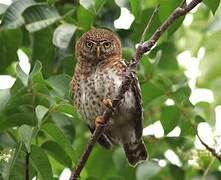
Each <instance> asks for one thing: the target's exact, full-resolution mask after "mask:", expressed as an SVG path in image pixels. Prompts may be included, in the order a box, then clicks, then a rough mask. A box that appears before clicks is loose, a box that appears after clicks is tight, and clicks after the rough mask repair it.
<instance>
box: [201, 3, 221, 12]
mask: <svg viewBox="0 0 221 180" xmlns="http://www.w3.org/2000/svg"><path fill="white" fill-rule="evenodd" d="M203 3H204V4H205V5H206V6H207V7H208V8H209V9H210V10H211V11H212V12H213V14H215V12H216V10H217V8H218V7H219V3H220V0H213V1H211V0H203Z"/></svg>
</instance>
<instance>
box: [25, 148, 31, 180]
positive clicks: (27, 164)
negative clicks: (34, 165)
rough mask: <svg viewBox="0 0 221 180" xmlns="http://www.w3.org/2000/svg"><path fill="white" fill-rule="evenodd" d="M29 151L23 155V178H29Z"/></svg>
mask: <svg viewBox="0 0 221 180" xmlns="http://www.w3.org/2000/svg"><path fill="white" fill-rule="evenodd" d="M29 156H30V154H29V152H26V156H25V180H29Z"/></svg>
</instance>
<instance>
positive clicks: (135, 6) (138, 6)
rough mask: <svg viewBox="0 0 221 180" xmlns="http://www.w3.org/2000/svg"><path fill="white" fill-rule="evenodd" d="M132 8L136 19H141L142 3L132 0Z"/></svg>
mask: <svg viewBox="0 0 221 180" xmlns="http://www.w3.org/2000/svg"><path fill="white" fill-rule="evenodd" d="M130 7H131V10H132V13H133V15H134V16H135V18H136V19H137V18H139V16H140V15H141V12H142V11H141V9H142V8H141V3H140V1H139V0H130Z"/></svg>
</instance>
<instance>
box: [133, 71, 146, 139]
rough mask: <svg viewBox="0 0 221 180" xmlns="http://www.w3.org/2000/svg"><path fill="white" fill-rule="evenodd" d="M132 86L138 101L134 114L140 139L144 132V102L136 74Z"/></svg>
mask: <svg viewBox="0 0 221 180" xmlns="http://www.w3.org/2000/svg"><path fill="white" fill-rule="evenodd" d="M131 88H132V91H133V94H134V97H135V103H136V107H135V108H136V111H135V112H136V114H135V115H134V118H135V129H136V137H137V138H138V139H140V138H141V137H142V133H143V104H142V97H141V89H140V84H139V81H138V78H137V76H136V74H134V77H133V81H132V84H131Z"/></svg>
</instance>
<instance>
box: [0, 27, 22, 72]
mask: <svg viewBox="0 0 221 180" xmlns="http://www.w3.org/2000/svg"><path fill="white" fill-rule="evenodd" d="M0 44H1V45H0V54H1V57H0V60H1V65H0V73H1V74H9V72H8V68H9V65H11V64H12V63H13V62H15V61H18V56H17V50H18V48H19V47H20V46H21V45H22V31H21V29H13V30H7V31H1V30H0ZM13 70H14V69H13ZM10 74H11V73H10Z"/></svg>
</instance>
